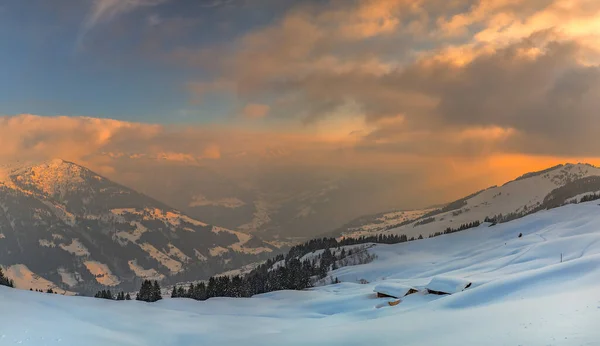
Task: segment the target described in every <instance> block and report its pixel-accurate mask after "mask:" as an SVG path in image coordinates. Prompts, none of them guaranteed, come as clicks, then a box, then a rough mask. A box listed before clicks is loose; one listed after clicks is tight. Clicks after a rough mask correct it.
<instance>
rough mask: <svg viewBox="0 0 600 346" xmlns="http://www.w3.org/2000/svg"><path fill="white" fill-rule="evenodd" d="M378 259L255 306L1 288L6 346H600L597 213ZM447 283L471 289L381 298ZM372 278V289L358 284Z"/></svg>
mask: <svg viewBox="0 0 600 346" xmlns="http://www.w3.org/2000/svg"><path fill="white" fill-rule="evenodd" d="M519 233H522V234H523V237H521V238H519V237H518V234H519ZM370 251H373V252H374V253H376V254H377V256H378V258H377V259H376V260H375V261H374V262H371V263H369V264H365V265H360V266H353V267H345V268H341V269H338V270H336V271H334V272H332V273H331V275H333V276H336V277H338V278H339V279H340V280H342V281H343V282H342V283H341V284H336V285H329V286H324V287H318V288H315V289H311V290H308V291H281V292H272V293H269V294H263V295H259V296H256V297H253V298H249V299H247V298H246V299H244V298H238V299H233V298H217V299H215V298H213V299H209V300H208V301H205V302H198V301H192V300H188V299H165V300H162V301H160V302H158V303H152V304H148V303H142V302H136V301H131V302H116V301H106V300H101V299H93V298H84V297H63V296H56V295H47V294H40V293H35V292H28V291H19V290H11V289H8V288H4V287H0V306H2V307H3V310H4V311H11V312H12V313H7V314H0V326H2V327H1V328H0V344H2V345H13V344H20V345H41V344H44V345H82V344H85V345H90V346H95V345H107V344H110V345H175V346H182V345H240V344H244V345H399V344H401V345H450V346H452V345H456V346H459V345H460V346H464V345H491V346H495V345H598V340H600V329H598V328H597V327H598V322H599V321H600V295H599V294H598V287H600V206H598V204H597V203H595V202H590V203H583V204H578V205H568V206H565V207H561V208H556V209H552V210H549V211H542V212H538V213H536V214H533V215H529V216H526V217H524V218H521V219H518V220H514V221H510V222H507V223H503V224H498V225H496V226H494V227H488V225H482V226H480V227H478V228H476V229H470V230H466V231H463V232H459V233H454V234H450V235H445V236H440V237H436V238H432V239H424V240H418V241H413V242H406V243H400V244H395V245H377V246H375V247H373V248H372V249H371V250H370ZM561 254H562V259H563V262H561ZM439 275H444V276H449V277H456V278H463V279H465V280H468V281H469V282H471V283H472V286H471V287H470V288H468V289H466V290H465V291H463V292H458V293H456V294H453V295H448V296H438V295H432V294H430V295H427V294H424V293H422V292H421V293H417V294H412V295H409V296H407V297H404V298H403V299H402V302H401V303H400V304H398V305H396V306H389V305H387V304H386V302H388V301H390V298H379V299H378V298H375V293H374V292H373V288H374V287H375V285H377V284H380V283H382V282H393V283H401V284H405V285H408V286H411V287H417V288H423V287H425V286H426V285H427V284H428V283H429V282H430V281H431V280H432V278H434V277H436V276H439ZM361 278H363V279H366V280H368V281H370V283H369V284H363V285H361V284H357V283H355V282H356V281H357V280H359V279H361ZM378 307H379V308H378ZM232 331H235V332H233V333H232Z"/></svg>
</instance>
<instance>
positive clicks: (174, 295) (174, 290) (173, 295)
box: [171, 285, 177, 298]
mask: <svg viewBox="0 0 600 346" xmlns="http://www.w3.org/2000/svg"><path fill="white" fill-rule="evenodd" d="M171 298H177V285H175V286H173V291H171Z"/></svg>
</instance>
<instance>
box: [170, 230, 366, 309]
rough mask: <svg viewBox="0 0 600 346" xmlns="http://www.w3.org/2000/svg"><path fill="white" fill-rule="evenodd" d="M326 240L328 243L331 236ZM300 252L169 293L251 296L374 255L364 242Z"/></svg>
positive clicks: (308, 283)
mask: <svg viewBox="0 0 600 346" xmlns="http://www.w3.org/2000/svg"><path fill="white" fill-rule="evenodd" d="M323 239H327V238H323ZM326 242H327V243H330V242H331V240H330V239H328V240H326ZM312 244H313V245H314V244H315V242H312ZM317 250H323V249H317ZM315 251H316V250H315ZM311 252H312V251H311ZM303 256H304V255H302V256H298V257H293V258H292V257H289V256H285V257H284V256H283V255H279V256H277V257H275V258H273V259H270V260H268V261H267V262H265V263H263V264H261V265H260V266H258V267H257V268H255V269H254V270H252V271H251V272H250V273H248V274H247V275H245V276H240V275H235V276H232V277H229V276H219V277H211V278H210V279H209V280H208V282H207V283H204V282H200V283H198V284H194V283H191V284H189V286H188V287H187V288H185V287H184V286H179V287H178V286H177V285H176V286H174V287H173V290H172V291H171V297H172V298H191V299H196V300H206V299H209V298H213V297H237V298H241V297H251V296H253V295H256V294H261V293H267V292H272V291H279V290H303V289H306V288H310V287H313V285H314V284H315V283H316V282H317V281H319V280H323V279H324V278H325V277H326V276H327V273H328V272H329V270H335V269H337V268H338V267H341V266H345V265H355V264H363V263H368V262H371V261H373V260H374V259H375V255H373V254H370V253H369V252H368V251H367V249H366V247H364V246H363V247H360V248H354V249H348V250H346V248H343V247H338V248H334V249H333V251H332V249H330V248H326V249H324V250H323V252H322V253H321V254H315V255H314V256H312V258H307V259H304V260H301V258H302V257H303ZM332 282H334V283H337V282H339V280H338V279H337V278H335V279H332Z"/></svg>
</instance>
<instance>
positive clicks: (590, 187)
mask: <svg viewBox="0 0 600 346" xmlns="http://www.w3.org/2000/svg"><path fill="white" fill-rule="evenodd" d="M594 193H600V168H598V167H594V166H592V165H589V164H583V163H579V164H564V165H558V166H554V167H551V168H548V169H545V170H542V171H538V172H531V173H526V174H524V175H522V176H520V177H519V178H517V179H515V180H512V181H509V182H507V183H506V184H504V185H502V186H493V187H490V188H488V189H485V190H482V191H479V192H476V193H474V194H472V195H469V196H467V197H464V198H461V199H459V200H456V201H454V202H452V203H448V204H446V205H442V206H439V207H431V208H426V209H419V210H408V211H391V212H386V213H379V214H375V215H369V216H363V217H360V218H357V219H355V220H353V221H352V222H350V223H348V224H346V225H344V226H343V227H341V228H339V229H337V230H336V231H334V232H333V233H332V234H333V235H336V236H339V235H343V236H347V237H359V236H361V235H372V234H380V233H381V234H405V235H407V236H408V237H409V238H410V237H415V238H416V237H418V236H419V235H422V236H423V237H427V236H429V235H430V234H434V233H436V232H442V231H444V230H445V229H447V228H458V227H460V226H461V225H463V224H467V223H470V222H473V221H480V222H483V221H485V220H486V219H487V220H491V221H494V222H503V221H507V220H510V219H514V218H518V217H521V216H524V215H527V214H529V213H533V212H537V211H540V210H544V209H549V208H553V207H557V206H560V205H562V204H565V203H570V202H574V201H579V200H580V199H581V198H582V197H583V196H586V195H590V194H594Z"/></svg>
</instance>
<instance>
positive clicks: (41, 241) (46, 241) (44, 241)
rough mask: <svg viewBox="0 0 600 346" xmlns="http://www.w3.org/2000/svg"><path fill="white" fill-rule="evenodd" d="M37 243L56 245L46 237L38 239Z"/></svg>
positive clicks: (47, 245)
mask: <svg viewBox="0 0 600 346" xmlns="http://www.w3.org/2000/svg"><path fill="white" fill-rule="evenodd" d="M38 243H39V244H40V246H43V247H56V244H54V242H53V241H50V240H47V239H39V240H38Z"/></svg>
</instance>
